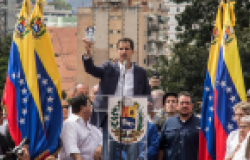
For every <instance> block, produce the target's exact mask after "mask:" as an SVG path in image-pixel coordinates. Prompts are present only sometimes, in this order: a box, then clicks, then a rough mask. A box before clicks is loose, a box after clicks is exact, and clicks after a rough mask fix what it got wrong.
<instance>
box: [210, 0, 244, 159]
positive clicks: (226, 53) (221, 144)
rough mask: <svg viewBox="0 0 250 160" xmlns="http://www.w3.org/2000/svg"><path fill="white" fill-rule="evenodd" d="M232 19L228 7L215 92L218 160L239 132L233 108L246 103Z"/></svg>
mask: <svg viewBox="0 0 250 160" xmlns="http://www.w3.org/2000/svg"><path fill="white" fill-rule="evenodd" d="M231 17H234V13H233V11H232V4H230V3H227V4H226V6H225V20H224V24H223V38H222V39H221V46H220V54H219V59H218V68H217V73H216V81H215V91H214V107H215V112H214V122H215V129H216V159H217V160H223V159H224V158H225V151H226V140H227V137H228V135H229V133H230V132H231V131H233V130H235V129H236V128H237V125H236V122H235V121H234V118H233V113H234V112H233V106H234V105H235V104H237V103H238V102H240V101H246V95H245V86H244V80H243V76H242V68H241V63H240V57H239V53H238V48H237V40H236V36H235V32H234V29H233V25H234V18H231ZM231 19H233V22H232V20H231Z"/></svg>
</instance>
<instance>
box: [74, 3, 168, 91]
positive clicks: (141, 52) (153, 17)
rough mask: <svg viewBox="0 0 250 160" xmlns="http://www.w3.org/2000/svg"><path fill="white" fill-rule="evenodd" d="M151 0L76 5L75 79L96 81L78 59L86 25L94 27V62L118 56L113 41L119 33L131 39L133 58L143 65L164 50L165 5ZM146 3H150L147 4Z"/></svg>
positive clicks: (153, 61)
mask: <svg viewBox="0 0 250 160" xmlns="http://www.w3.org/2000/svg"><path fill="white" fill-rule="evenodd" d="M151 1H152V2H151ZM151 1H145V0H106V1H105V0H94V1H93V6H92V7H89V8H78V11H77V81H78V82H84V83H87V84H88V85H89V86H90V88H92V86H94V85H95V84H97V83H98V82H99V80H98V79H95V78H94V77H92V76H90V75H88V74H87V73H86V72H85V70H84V67H83V63H82V59H81V56H82V55H83V54H84V52H85V50H84V45H83V42H82V38H84V37H85V28H86V27H87V26H95V27H96V34H95V37H96V39H95V44H94V48H93V52H92V58H93V60H94V62H95V64H97V65H101V64H102V63H103V62H105V61H107V60H110V61H112V60H113V59H118V58H119V55H118V54H117V47H116V45H117V41H118V40H119V39H120V38H122V37H129V38H131V39H133V41H134V44H135V45H134V50H135V54H134V55H133V57H132V61H133V62H135V63H136V64H138V65H139V66H142V67H144V68H147V67H150V66H151V65H152V64H154V63H155V59H156V57H157V56H159V55H165V54H166V53H165V52H164V48H166V46H167V43H166V42H167V35H166V34H167V23H166V16H167V12H166V10H165V9H164V8H159V6H160V2H161V1H157V3H156V2H155V1H154V0H151ZM149 2H150V3H149ZM149 4H152V6H150V7H149ZM162 5H163V4H162Z"/></svg>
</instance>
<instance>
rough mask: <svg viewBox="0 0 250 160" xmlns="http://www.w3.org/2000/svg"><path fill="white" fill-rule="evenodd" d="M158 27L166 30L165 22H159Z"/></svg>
mask: <svg viewBox="0 0 250 160" xmlns="http://www.w3.org/2000/svg"><path fill="white" fill-rule="evenodd" d="M159 29H160V30H166V29H167V28H166V24H159Z"/></svg>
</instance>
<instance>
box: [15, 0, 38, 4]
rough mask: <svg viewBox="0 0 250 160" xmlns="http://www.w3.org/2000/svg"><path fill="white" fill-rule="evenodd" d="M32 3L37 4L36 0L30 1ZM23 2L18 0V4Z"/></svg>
mask: <svg viewBox="0 0 250 160" xmlns="http://www.w3.org/2000/svg"><path fill="white" fill-rule="evenodd" d="M30 1H31V2H32V3H36V0H30ZM22 2H23V0H17V1H16V3H22Z"/></svg>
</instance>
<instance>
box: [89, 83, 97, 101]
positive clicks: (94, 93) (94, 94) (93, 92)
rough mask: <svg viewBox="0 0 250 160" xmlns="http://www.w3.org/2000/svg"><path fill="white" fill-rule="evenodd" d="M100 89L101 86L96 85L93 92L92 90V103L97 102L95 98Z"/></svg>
mask: <svg viewBox="0 0 250 160" xmlns="http://www.w3.org/2000/svg"><path fill="white" fill-rule="evenodd" d="M98 89H99V85H98V84H96V85H95V86H94V87H93V88H92V90H91V101H92V102H94V101H95V96H96V94H97V92H98Z"/></svg>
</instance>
